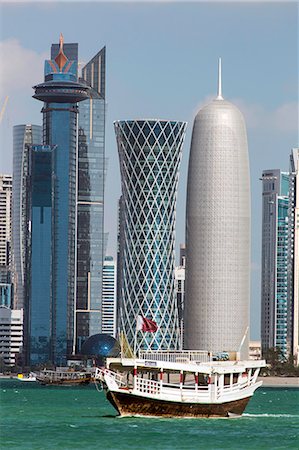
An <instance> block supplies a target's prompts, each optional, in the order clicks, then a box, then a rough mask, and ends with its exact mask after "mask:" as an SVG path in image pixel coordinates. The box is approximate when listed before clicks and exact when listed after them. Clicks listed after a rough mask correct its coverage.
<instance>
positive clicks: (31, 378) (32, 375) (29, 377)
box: [17, 372, 36, 382]
mask: <svg viewBox="0 0 299 450" xmlns="http://www.w3.org/2000/svg"><path fill="white" fill-rule="evenodd" d="M17 380H19V381H25V382H31V381H36V375H35V373H34V372H30V373H29V375H27V376H24V375H23V374H22V373H18V376H17Z"/></svg>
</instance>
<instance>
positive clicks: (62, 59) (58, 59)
mask: <svg viewBox="0 0 299 450" xmlns="http://www.w3.org/2000/svg"><path fill="white" fill-rule="evenodd" d="M63 43H64V39H63V34H62V33H60V36H59V53H58V55H57V56H56V58H55V62H56V63H57V65H58V67H59V70H60V71H62V69H63V67H64V66H65V63H66V62H67V61H68V59H67V57H66V56H65V54H64V52H63Z"/></svg>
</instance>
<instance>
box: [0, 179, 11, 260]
mask: <svg viewBox="0 0 299 450" xmlns="http://www.w3.org/2000/svg"><path fill="white" fill-rule="evenodd" d="M11 192H12V176H11V175H4V174H0V266H3V267H6V268H7V269H8V266H9V263H10V246H11Z"/></svg>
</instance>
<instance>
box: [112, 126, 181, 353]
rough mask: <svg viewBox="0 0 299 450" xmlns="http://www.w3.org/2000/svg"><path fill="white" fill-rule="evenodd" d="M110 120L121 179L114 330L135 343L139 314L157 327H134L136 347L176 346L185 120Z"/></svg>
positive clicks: (157, 347) (175, 347)
mask: <svg viewBox="0 0 299 450" xmlns="http://www.w3.org/2000/svg"><path fill="white" fill-rule="evenodd" d="M114 126H115V132H116V138H117V145H118V152H119V159H120V170H121V181H122V201H121V217H122V221H121V224H120V228H121V229H120V230H119V235H120V236H121V240H120V259H121V261H122V263H121V271H120V278H121V279H120V299H118V302H119V313H118V316H119V319H118V321H119V327H120V331H123V332H124V333H125V336H126V338H127V340H128V342H129V344H130V345H131V347H132V348H133V347H135V345H134V341H135V336H136V332H135V331H136V318H137V315H138V314H142V315H144V316H145V317H147V318H149V319H153V320H154V321H155V322H157V324H158V331H157V332H155V333H138V336H137V345H136V350H137V351H138V350H140V349H144V350H148V349H151V350H163V349H177V348H178V344H179V324H178V311H177V303H176V297H175V289H174V237H175V236H174V233H175V215H176V197H177V185H178V169H179V165H180V161H181V154H182V145H183V141H184V137H185V128H186V123H185V122H177V121H170V120H127V121H117V122H115V123H114Z"/></svg>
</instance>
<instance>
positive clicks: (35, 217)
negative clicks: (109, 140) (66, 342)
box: [29, 145, 55, 364]
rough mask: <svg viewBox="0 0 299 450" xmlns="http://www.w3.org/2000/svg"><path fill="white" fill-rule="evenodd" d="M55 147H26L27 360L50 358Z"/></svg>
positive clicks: (35, 362)
mask: <svg viewBox="0 0 299 450" xmlns="http://www.w3.org/2000/svg"><path fill="white" fill-rule="evenodd" d="M54 152H55V147H50V146H41V145H40V146H32V147H31V149H30V159H29V162H30V164H29V175H30V188H29V189H30V199H31V202H30V212H29V217H30V222H31V236H32V239H31V277H30V280H31V283H30V302H29V312H30V314H29V317H30V321H29V351H30V363H31V364H38V363H41V362H46V361H51V360H52V349H51V339H52V332H51V330H52V326H53V320H52V304H51V297H52V295H51V291H52V286H51V277H52V252H51V247H52V237H53V223H52V217H53V199H52V192H53V182H54V177H53V174H54Z"/></svg>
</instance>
